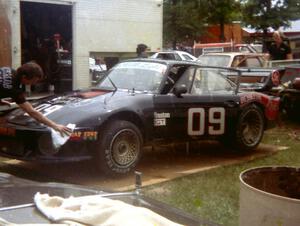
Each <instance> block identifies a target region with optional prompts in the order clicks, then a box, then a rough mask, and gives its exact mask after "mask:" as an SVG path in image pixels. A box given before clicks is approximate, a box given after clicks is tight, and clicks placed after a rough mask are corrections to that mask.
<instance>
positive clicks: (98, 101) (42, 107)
mask: <svg viewBox="0 0 300 226" xmlns="http://www.w3.org/2000/svg"><path fill="white" fill-rule="evenodd" d="M112 95H113V92H111V91H103V90H102V91H101V90H99V91H98V90H88V91H80V92H73V93H70V94H68V95H62V96H57V95H55V96H50V97H47V98H44V99H41V100H37V101H34V102H32V106H33V107H34V108H35V109H36V110H38V111H39V112H41V113H42V114H43V115H44V116H46V117H48V118H49V119H51V120H53V121H55V122H57V123H62V124H67V123H71V122H78V120H80V118H82V117H88V116H92V115H93V113H94V112H95V111H96V110H97V111H98V112H99V109H101V106H103V105H105V102H106V99H110V97H111V96H112ZM6 120H7V121H8V122H9V123H12V124H15V125H21V126H30V127H37V128H43V127H44V126H43V125H41V124H40V123H38V122H37V121H36V120H34V119H33V118H31V117H30V116H29V115H28V114H27V113H24V111H23V110H21V109H16V110H14V111H12V112H11V113H9V114H8V115H7V116H6Z"/></svg>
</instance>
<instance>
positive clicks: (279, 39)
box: [268, 31, 293, 60]
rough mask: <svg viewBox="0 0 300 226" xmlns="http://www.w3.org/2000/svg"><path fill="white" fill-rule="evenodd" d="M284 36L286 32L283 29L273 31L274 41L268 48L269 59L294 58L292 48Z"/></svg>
mask: <svg viewBox="0 0 300 226" xmlns="http://www.w3.org/2000/svg"><path fill="white" fill-rule="evenodd" d="M284 38H285V37H284V34H283V33H282V32H281V31H275V32H274V33H273V40H274V43H271V45H270V46H269V48H268V52H269V60H291V59H293V55H292V51H291V48H290V46H289V45H287V44H285V43H284V42H283V40H284Z"/></svg>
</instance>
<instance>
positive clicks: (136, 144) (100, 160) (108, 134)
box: [95, 120, 143, 175]
mask: <svg viewBox="0 0 300 226" xmlns="http://www.w3.org/2000/svg"><path fill="white" fill-rule="evenodd" d="M142 147H143V139H142V135H141V132H140V130H139V129H138V128H137V127H136V126H135V125H134V124H133V123H131V122H128V121H123V120H116V121H112V122H110V123H109V124H108V126H106V128H105V129H104V130H103V131H101V134H100V138H99V141H98V144H97V147H95V148H96V162H97V165H98V167H99V168H100V170H101V172H102V173H104V174H110V175H114V174H115V175H118V174H125V173H128V172H129V171H131V170H132V169H133V168H134V167H135V166H136V164H137V163H138V161H139V159H140V157H141V151H142Z"/></svg>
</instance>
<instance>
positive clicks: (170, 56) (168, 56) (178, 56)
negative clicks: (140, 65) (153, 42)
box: [150, 50, 197, 61]
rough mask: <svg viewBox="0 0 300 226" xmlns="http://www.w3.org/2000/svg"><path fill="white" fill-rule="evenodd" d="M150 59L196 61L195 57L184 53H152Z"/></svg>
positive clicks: (175, 51)
mask: <svg viewBox="0 0 300 226" xmlns="http://www.w3.org/2000/svg"><path fill="white" fill-rule="evenodd" d="M150 58H156V59H163V60H187V61H196V60H197V57H194V56H193V55H192V54H190V53H188V52H185V51H178V50H174V51H162V52H157V53H154V54H153V55H152V56H150Z"/></svg>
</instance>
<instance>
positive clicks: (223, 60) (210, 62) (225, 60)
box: [198, 55, 230, 67]
mask: <svg viewBox="0 0 300 226" xmlns="http://www.w3.org/2000/svg"><path fill="white" fill-rule="evenodd" d="M198 61H199V62H201V63H202V64H203V65H207V66H219V67H227V66H228V64H229V62H230V56H219V55H201V56H199V57H198Z"/></svg>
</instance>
